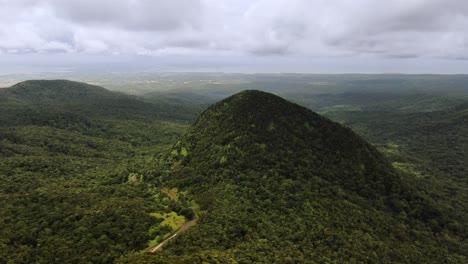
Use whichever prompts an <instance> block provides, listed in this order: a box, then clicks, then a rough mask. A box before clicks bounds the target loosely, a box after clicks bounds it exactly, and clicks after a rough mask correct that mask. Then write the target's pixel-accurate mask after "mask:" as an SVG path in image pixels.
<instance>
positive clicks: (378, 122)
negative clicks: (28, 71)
mask: <svg viewBox="0 0 468 264" xmlns="http://www.w3.org/2000/svg"><path fill="white" fill-rule="evenodd" d="M116 78H117V76H116ZM194 78H195V79H196V78H204V80H202V81H197V80H194ZM114 81H115V80H114ZM467 82H468V77H466V76H463V75H461V76H432V75H410V76H404V75H302V74H296V75H295V74H292V75H236V74H232V75H223V74H186V75H183V74H182V75H181V76H179V75H177V74H167V76H163V77H161V82H158V83H159V85H161V86H162V87H165V89H166V88H167V90H166V91H154V90H152V89H154V87H155V85H154V84H153V83H147V84H143V85H142V86H141V87H140V86H138V85H134V84H131V83H134V82H133V81H131V82H128V83H125V82H122V83H120V81H118V83H119V84H118V87H117V86H113V87H114V88H116V87H117V88H118V89H119V90H126V89H131V90H132V91H136V92H138V94H139V95H140V96H142V97H136V96H129V95H126V94H122V93H116V92H110V91H108V90H105V89H103V88H101V87H98V86H92V85H86V84H83V83H76V82H70V81H62V80H58V81H27V82H23V83H20V84H17V85H15V86H14V87H11V88H8V89H0V198H1V199H0V208H1V209H0V263H113V262H117V263H202V262H207V263H217V262H221V263H255V262H257V263H308V262H310V263H466V262H467V254H466V252H468V245H467V242H466V237H467V234H468V226H467V223H466V219H468V182H467V178H466V171H467V169H468V159H467V156H466V153H467V151H468V141H467V137H466V135H467V133H468V126H467V124H468V122H467V121H468V115H467V114H468V105H467V104H468V101H467V98H468V97H467V95H468V91H467V90H466V83H467ZM164 85H167V87H166V86H164ZM158 87H159V86H158ZM252 88H255V89H262V90H267V91H270V92H274V93H276V94H280V95H282V96H284V97H285V98H287V99H289V100H291V101H294V102H296V103H298V104H301V105H303V106H307V107H308V108H310V109H313V110H314V111H316V112H318V113H320V114H323V115H324V116H326V117H327V118H325V117H323V116H320V115H318V114H315V113H313V112H311V111H310V110H307V109H305V108H303V107H300V106H298V105H295V104H292V103H290V102H287V101H285V100H283V99H281V98H279V97H276V96H273V95H271V94H268V93H263V92H258V91H245V92H242V93H239V94H237V95H235V96H232V97H230V98H228V99H225V100H223V101H221V102H219V103H216V104H214V105H213V106H211V107H210V108H209V109H208V110H206V111H205V112H203V114H202V115H201V116H200V117H199V118H198V120H197V121H196V122H195V124H194V125H193V126H191V127H189V124H190V123H192V122H193V121H194V120H195V118H196V117H197V116H198V115H199V113H201V112H202V111H203V109H204V108H205V107H206V106H208V105H210V104H211V103H213V102H215V101H217V100H218V99H220V98H224V97H225V96H227V95H231V94H234V93H235V92H237V91H239V90H242V89H252ZM188 89H190V91H188ZM328 118H329V119H328ZM330 119H331V120H334V121H337V122H339V123H341V124H344V125H345V126H346V127H350V128H351V129H352V130H351V129H348V128H345V127H343V126H341V125H339V124H338V123H334V122H332V121H330ZM356 134H358V135H359V136H358V135H356ZM367 142H371V143H372V145H371V144H369V143H367ZM377 150H378V151H377ZM381 153H382V154H381ZM191 208H197V209H196V211H194V210H192V209H191ZM195 212H198V213H199V218H198V223H197V225H194V226H191V227H190V228H189V229H188V230H186V231H185V232H184V233H183V234H182V233H181V234H179V235H178V236H177V238H176V239H172V240H170V241H169V242H168V243H167V244H165V245H164V250H163V251H161V252H157V253H156V254H154V255H149V254H147V252H148V250H149V249H150V248H151V247H153V246H155V245H157V244H158V243H160V242H162V241H163V240H164V239H165V238H168V237H170V236H171V235H173V234H174V231H175V230H176V229H178V227H180V226H182V224H183V223H187V222H188V221H190V220H193V219H196V217H195V215H194V213H195ZM198 213H197V214H198Z"/></svg>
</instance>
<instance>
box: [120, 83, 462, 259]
mask: <svg viewBox="0 0 468 264" xmlns="http://www.w3.org/2000/svg"><path fill="white" fill-rule="evenodd" d="M165 163H166V164H165V166H164V167H163V168H164V169H161V170H160V171H159V174H157V175H156V177H155V178H154V180H155V181H157V182H159V183H160V184H163V185H166V186H167V187H170V188H178V190H179V192H182V193H184V194H185V197H190V198H191V199H193V202H194V203H195V204H197V205H198V207H199V209H198V211H199V215H200V217H199V221H198V224H197V225H195V226H193V227H192V228H190V229H189V230H188V231H187V232H186V233H184V234H183V235H181V236H180V237H178V238H177V239H174V240H172V241H171V242H169V243H168V245H167V246H165V249H164V250H163V251H162V252H160V253H158V254H156V255H155V256H135V257H134V258H130V259H129V260H127V261H128V262H141V263H151V262H156V263H166V262H168V263H172V262H173V263H198V262H203V261H206V262H213V263H215V262H216V263H217V261H219V262H221V263H344V262H346V263H348V262H351V263H444V262H447V263H461V262H464V261H466V252H465V251H464V250H463V249H464V248H463V245H466V244H463V243H462V242H460V240H462V237H463V235H462V234H463V232H462V231H461V230H460V223H459V222H457V221H463V220H461V219H451V218H450V217H451V216H452V215H453V213H452V212H450V211H448V210H445V209H441V208H440V207H438V206H437V205H436V203H435V202H434V201H433V200H432V198H430V197H428V196H427V195H425V193H424V192H422V191H420V190H419V189H416V188H413V187H411V186H410V184H409V183H410V182H411V181H409V180H407V179H405V178H404V177H402V176H401V175H400V174H399V173H398V172H397V171H396V170H395V169H394V168H393V166H392V165H391V164H390V163H389V162H388V161H387V160H386V159H385V158H384V157H383V156H382V155H381V154H380V153H379V152H378V151H377V150H376V149H375V148H374V147H373V146H371V145H370V144H368V143H367V142H366V141H365V140H363V139H362V138H361V137H359V136H358V135H356V134H355V133H353V132H352V131H351V130H350V129H348V128H346V127H343V126H342V125H340V124H338V123H334V122H332V121H330V120H328V119H327V118H324V117H322V116H320V115H318V114H316V113H314V112H312V111H310V110H308V109H306V108H304V107H301V106H299V105H296V104H294V103H290V102H288V101H286V100H284V99H282V98H280V97H277V96H275V95H272V94H269V93H265V92H260V91H243V92H240V93H238V94H236V95H233V96H231V97H229V98H227V99H225V100H222V101H220V102H218V103H216V104H214V105H213V106H211V107H209V108H208V109H207V110H206V111H205V112H203V114H202V115H201V116H200V117H199V118H198V120H197V121H196V122H195V124H194V125H193V126H192V127H191V128H190V129H189V130H188V132H187V133H186V134H185V135H184V136H182V138H181V139H180V141H179V142H177V144H175V146H174V147H173V149H172V151H171V153H170V154H169V155H168V156H167V158H166V159H165ZM123 262H125V261H123Z"/></svg>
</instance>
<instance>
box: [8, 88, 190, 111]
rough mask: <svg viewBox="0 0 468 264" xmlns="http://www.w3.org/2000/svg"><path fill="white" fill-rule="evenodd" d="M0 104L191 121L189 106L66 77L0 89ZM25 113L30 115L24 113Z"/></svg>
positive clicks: (48, 109) (33, 108) (9, 107)
mask: <svg viewBox="0 0 468 264" xmlns="http://www.w3.org/2000/svg"><path fill="white" fill-rule="evenodd" d="M0 106H1V107H2V108H4V109H7V110H6V111H8V112H17V111H18V109H24V110H25V111H35V112H43V111H45V112H50V108H51V107H53V110H54V111H56V112H60V113H62V114H64V115H76V114H84V115H86V116H88V117H100V118H102V117H106V116H107V117H112V118H113V117H115V116H116V115H119V117H122V118H131V119H144V118H147V119H148V118H149V119H154V118H157V119H172V120H174V119H177V120H193V118H194V113H193V112H192V110H191V109H187V108H184V107H180V106H178V105H172V104H170V103H165V102H158V104H152V103H148V102H145V101H143V100H142V99H140V98H138V97H136V96H133V95H127V94H123V93H120V92H113V91H109V90H107V89H105V88H103V87H100V86H95V85H90V84H86V83H81V82H74V81H68V80H30V81H24V82H21V83H18V84H16V85H13V86H12V87H10V88H5V89H0ZM25 115H26V116H33V114H30V113H26V114H25Z"/></svg>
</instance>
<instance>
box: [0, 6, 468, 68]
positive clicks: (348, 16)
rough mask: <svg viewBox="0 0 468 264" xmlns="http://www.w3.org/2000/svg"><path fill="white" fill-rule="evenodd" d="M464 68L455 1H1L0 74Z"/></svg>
mask: <svg viewBox="0 0 468 264" xmlns="http://www.w3.org/2000/svg"><path fill="white" fill-rule="evenodd" d="M467 66H468V1H465V0H392V1H377V0H0V74H2V73H3V74H6V73H20V72H21V73H23V72H30V71H68V70H70V71H74V70H96V71H106V70H108V71H144V70H155V71H224V72H306V73H307V72H310V73H350V72H356V73H360V72H361V73H468V67H467Z"/></svg>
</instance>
